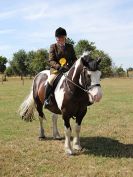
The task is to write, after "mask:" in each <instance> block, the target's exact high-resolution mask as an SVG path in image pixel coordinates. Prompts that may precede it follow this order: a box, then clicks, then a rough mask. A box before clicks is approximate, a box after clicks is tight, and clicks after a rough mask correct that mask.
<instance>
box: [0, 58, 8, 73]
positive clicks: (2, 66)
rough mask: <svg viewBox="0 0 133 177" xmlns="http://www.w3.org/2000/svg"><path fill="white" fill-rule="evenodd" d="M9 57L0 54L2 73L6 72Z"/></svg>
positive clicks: (0, 71) (0, 69)
mask: <svg viewBox="0 0 133 177" xmlns="http://www.w3.org/2000/svg"><path fill="white" fill-rule="evenodd" d="M6 63H7V58H6V57H3V56H0V73H4V71H5V70H6Z"/></svg>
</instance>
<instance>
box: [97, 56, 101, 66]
mask: <svg viewBox="0 0 133 177" xmlns="http://www.w3.org/2000/svg"><path fill="white" fill-rule="evenodd" d="M100 62H101V58H100V57H99V58H98V59H97V64H98V65H99V64H100Z"/></svg>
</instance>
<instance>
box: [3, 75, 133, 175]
mask: <svg viewBox="0 0 133 177" xmlns="http://www.w3.org/2000/svg"><path fill="white" fill-rule="evenodd" d="M31 83H32V81H31V80H28V79H26V80H25V83H24V86H23V85H22V82H21V81H20V79H17V78H14V79H12V78H8V81H7V82H4V84H3V85H2V84H1V83H0V84H1V85H0V176H1V177H28V176H30V177H132V176H133V79H104V80H102V81H101V84H102V88H103V93H104V96H103V99H102V101H101V102H100V103H97V104H95V105H93V106H91V107H90V108H88V112H87V114H86V116H85V118H84V120H83V123H82V129H81V145H82V146H83V150H82V152H80V153H78V154H77V155H76V156H72V157H68V156H66V154H65V153H64V140H62V141H55V140H51V139H50V138H49V140H48V139H47V140H45V141H39V140H38V129H39V121H38V120H37V119H36V120H35V121H33V122H32V123H26V122H24V121H22V120H21V119H20V118H19V117H18V115H17V114H16V111H17V109H18V107H19V105H20V103H21V102H22V101H23V99H24V98H25V96H26V95H27V94H29V90H30V87H31ZM46 117H47V121H44V124H45V131H46V135H47V136H48V137H51V135H52V128H51V114H50V113H49V112H48V111H46ZM71 124H72V126H74V120H71ZM58 125H59V130H60V133H61V135H62V136H64V127H63V121H62V119H61V117H60V118H59V121H58Z"/></svg>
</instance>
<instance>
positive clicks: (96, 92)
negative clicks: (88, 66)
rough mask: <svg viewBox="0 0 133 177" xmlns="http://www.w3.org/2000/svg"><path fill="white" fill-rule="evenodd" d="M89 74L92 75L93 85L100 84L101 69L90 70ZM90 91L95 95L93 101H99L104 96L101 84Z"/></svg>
mask: <svg viewBox="0 0 133 177" xmlns="http://www.w3.org/2000/svg"><path fill="white" fill-rule="evenodd" d="M88 74H89V75H90V76H91V85H95V84H100V76H101V71H88ZM89 93H90V94H91V95H92V97H93V98H91V100H90V101H91V102H99V101H100V99H101V98H102V89H101V87H99V86H96V87H93V88H92V89H90V90H89Z"/></svg>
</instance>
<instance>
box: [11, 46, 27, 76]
mask: <svg viewBox="0 0 133 177" xmlns="http://www.w3.org/2000/svg"><path fill="white" fill-rule="evenodd" d="M26 60H27V54H26V52H25V50H22V49H21V50H19V51H18V52H16V53H14V54H13V59H12V61H11V62H10V65H11V67H12V69H13V72H14V73H15V74H17V75H20V76H21V79H22V77H23V76H25V75H27V73H28V69H27V65H26Z"/></svg>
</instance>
